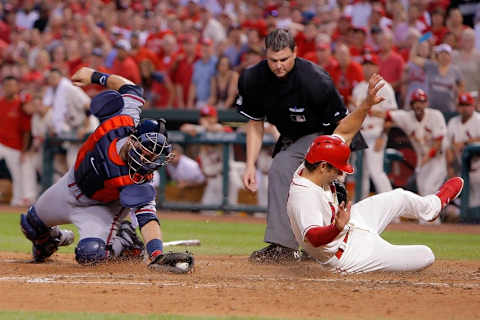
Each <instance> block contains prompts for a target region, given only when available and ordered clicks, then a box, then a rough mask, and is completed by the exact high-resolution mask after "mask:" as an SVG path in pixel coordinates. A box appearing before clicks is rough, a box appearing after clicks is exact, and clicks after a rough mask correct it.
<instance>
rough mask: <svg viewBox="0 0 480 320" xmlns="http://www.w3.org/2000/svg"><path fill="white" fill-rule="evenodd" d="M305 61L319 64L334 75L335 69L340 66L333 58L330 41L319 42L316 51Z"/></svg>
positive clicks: (308, 55) (308, 54) (309, 54)
mask: <svg viewBox="0 0 480 320" xmlns="http://www.w3.org/2000/svg"><path fill="white" fill-rule="evenodd" d="M305 59H307V60H310V61H312V62H313V63H316V64H318V65H319V66H320V67H322V68H323V69H325V71H327V72H328V73H329V74H333V73H334V70H335V68H337V66H338V62H337V60H335V58H334V57H333V56H332V49H331V48H330V42H328V41H323V40H322V41H317V47H316V50H315V51H314V52H309V53H307V54H306V55H305Z"/></svg>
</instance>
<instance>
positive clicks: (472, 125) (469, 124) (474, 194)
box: [447, 112, 480, 207]
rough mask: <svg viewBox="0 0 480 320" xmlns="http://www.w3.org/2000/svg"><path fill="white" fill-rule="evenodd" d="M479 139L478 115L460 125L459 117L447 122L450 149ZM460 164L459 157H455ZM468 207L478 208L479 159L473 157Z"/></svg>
mask: <svg viewBox="0 0 480 320" xmlns="http://www.w3.org/2000/svg"><path fill="white" fill-rule="evenodd" d="M475 138H480V113H478V112H474V113H473V115H472V116H471V117H470V119H468V120H467V121H466V122H465V123H462V120H461V117H460V116H456V117H454V118H452V119H450V121H449V122H448V127H447V145H448V146H449V147H450V146H451V145H452V144H454V143H459V142H467V141H468V140H470V139H475ZM456 156H457V157H458V158H457V160H458V162H459V163H460V164H461V161H462V159H460V157H461V155H460V154H458V155H456ZM469 202H470V203H469V206H470V207H477V206H480V157H479V156H474V157H473V158H472V162H471V166H470V197H469Z"/></svg>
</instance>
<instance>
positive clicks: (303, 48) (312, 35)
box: [295, 22, 318, 58]
mask: <svg viewBox="0 0 480 320" xmlns="http://www.w3.org/2000/svg"><path fill="white" fill-rule="evenodd" d="M317 34H318V30H317V27H316V26H315V24H314V23H312V22H310V23H308V24H307V25H306V26H305V29H304V30H303V31H300V32H298V33H297V35H296V37H295V42H296V43H297V46H298V47H297V51H298V53H297V56H299V57H300V58H305V55H306V54H307V53H308V52H312V51H315V46H316V37H317Z"/></svg>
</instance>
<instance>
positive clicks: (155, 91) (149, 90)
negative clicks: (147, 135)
mask: <svg viewBox="0 0 480 320" xmlns="http://www.w3.org/2000/svg"><path fill="white" fill-rule="evenodd" d="M140 75H141V77H142V82H141V83H142V88H143V89H144V90H145V91H144V96H145V98H146V99H147V100H148V102H146V103H145V106H144V108H147V109H148V108H149V107H153V108H164V107H172V106H173V98H174V94H173V92H174V90H175V88H174V86H173V83H172V81H171V80H170V77H169V76H168V74H166V73H165V72H160V71H155V67H154V65H153V62H152V61H150V60H148V59H146V60H142V62H140ZM165 92H167V93H168V95H167V98H168V100H166V101H165V98H164V93H165ZM150 104H151V105H150Z"/></svg>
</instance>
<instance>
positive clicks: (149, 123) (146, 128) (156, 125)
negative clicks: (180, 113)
mask: <svg viewBox="0 0 480 320" xmlns="http://www.w3.org/2000/svg"><path fill="white" fill-rule="evenodd" d="M166 123H167V121H166V120H165V119H163V118H161V119H158V120H154V119H143V120H142V121H140V123H139V124H138V125H137V127H136V128H135V135H136V136H137V137H140V136H141V135H142V134H145V133H147V132H158V133H161V134H163V135H164V136H165V137H167V139H168V133H167V129H166V128H165V125H166Z"/></svg>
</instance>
